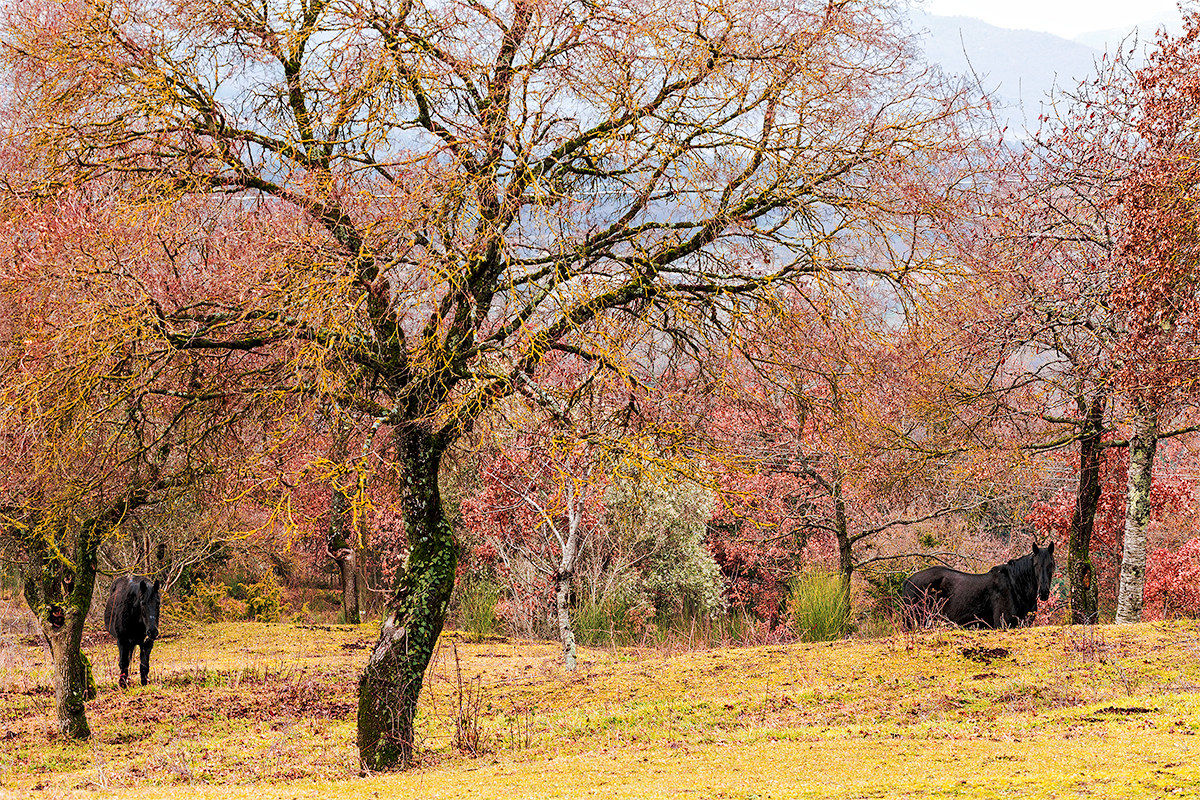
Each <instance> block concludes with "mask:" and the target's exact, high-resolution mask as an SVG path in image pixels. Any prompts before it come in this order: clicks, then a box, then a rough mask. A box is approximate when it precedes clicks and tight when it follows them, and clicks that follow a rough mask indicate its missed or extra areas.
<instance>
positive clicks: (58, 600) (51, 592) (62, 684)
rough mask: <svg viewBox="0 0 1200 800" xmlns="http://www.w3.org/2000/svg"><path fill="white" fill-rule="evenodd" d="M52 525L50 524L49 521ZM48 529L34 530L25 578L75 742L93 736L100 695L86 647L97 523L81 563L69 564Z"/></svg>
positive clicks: (63, 723) (61, 711) (84, 540)
mask: <svg viewBox="0 0 1200 800" xmlns="http://www.w3.org/2000/svg"><path fill="white" fill-rule="evenodd" d="M43 524H50V523H43ZM44 534H45V531H44V530H39V529H37V528H35V529H33V530H30V531H29V535H28V537H27V538H26V542H27V545H28V551H29V552H28V560H27V562H26V564H27V566H26V570H25V575H24V594H25V600H26V602H27V603H28V604H29V608H30V610H31V611H32V612H33V613H34V616H36V617H37V620H38V623H39V625H40V626H41V629H42V635H43V636H45V638H46V644H47V646H48V647H49V649H50V663H51V669H52V671H53V673H54V700H55V708H56V711H57V715H58V730H59V733H61V734H62V735H63V736H66V737H69V738H72V739H86V738H88V737H89V736H90V735H91V729H90V728H89V727H88V722H87V715H86V713H85V711H84V702H85V701H87V700H91V699H92V698H93V697H95V696H96V684H95V682H94V679H93V676H92V666H91V663H90V662H89V661H88V658H87V656H86V655H84V654H83V651H82V649H81V647H80V645H81V643H82V640H83V625H84V621H85V620H86V619H87V615H88V611H89V610H91V607H92V593H93V591H94V590H95V586H96V547H95V546H94V545H95V542H96V540H97V537H96V536H95V525H94V524H93V525H90V526H88V529H87V530H85V531H84V532H83V533H81V534H80V536H79V538H78V542H77V545H76V548H75V553H74V556H75V559H74V562H73V563H72V562H71V561H69V560H67V559H66V558H65V557H64V556H63V554H62V553H61V552H59V551H58V550H57V548H51V547H48V546H47V545H48V542H51V541H53V540H54V539H58V540H60V541H61V537H48V536H46V535H44Z"/></svg>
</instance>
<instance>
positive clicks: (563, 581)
mask: <svg viewBox="0 0 1200 800" xmlns="http://www.w3.org/2000/svg"><path fill="white" fill-rule="evenodd" d="M563 560H564V561H565V560H566V559H565V558H564V559H563ZM554 599H555V604H556V605H557V607H558V639H559V641H561V642H562V649H563V666H564V667H565V668H566V670H567V671H568V672H572V671H574V669H575V632H574V631H573V630H571V572H570V570H565V571H564V570H561V569H560V570H559V571H558V574H556V575H555V576H554Z"/></svg>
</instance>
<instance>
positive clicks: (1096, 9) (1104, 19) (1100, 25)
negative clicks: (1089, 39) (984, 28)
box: [924, 0, 1179, 39]
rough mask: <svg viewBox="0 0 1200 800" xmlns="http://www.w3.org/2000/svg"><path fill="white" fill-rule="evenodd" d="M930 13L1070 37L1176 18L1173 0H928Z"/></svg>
mask: <svg viewBox="0 0 1200 800" xmlns="http://www.w3.org/2000/svg"><path fill="white" fill-rule="evenodd" d="M924 6H925V10H926V11H928V12H929V13H930V14H943V15H946V16H963V17H975V18H976V19H981V20H983V21H984V22H987V23H990V24H992V25H998V26H1000V27H1002V28H1016V29H1025V30H1031V31H1047V32H1049V33H1054V34H1057V35H1059V36H1064V37H1066V38H1068V39H1069V38H1071V37H1073V36H1077V35H1079V34H1081V33H1087V32H1090V31H1096V30H1106V29H1109V28H1127V27H1133V26H1134V25H1137V24H1138V23H1141V22H1157V21H1159V20H1164V19H1172V20H1174V19H1177V18H1178V16H1179V12H1178V10H1177V8H1176V5H1175V0H927V2H926V3H925V4H924Z"/></svg>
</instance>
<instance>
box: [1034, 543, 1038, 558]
mask: <svg viewBox="0 0 1200 800" xmlns="http://www.w3.org/2000/svg"><path fill="white" fill-rule="evenodd" d="M1037 553H1038V546H1037V542H1034V543H1033V554H1034V555H1035V556H1036V555H1037Z"/></svg>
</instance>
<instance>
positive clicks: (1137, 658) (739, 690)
mask: <svg viewBox="0 0 1200 800" xmlns="http://www.w3.org/2000/svg"><path fill="white" fill-rule="evenodd" d="M375 635H376V630H375V628H373V627H372V626H370V625H363V626H357V627H355V626H319V627H303V626H297V625H292V624H284V623H278V624H266V623H237V624H231V623H224V624H215V625H204V626H197V627H195V628H192V629H190V630H188V631H185V632H182V633H180V634H179V635H178V636H176V637H175V638H171V639H168V640H165V641H162V642H160V643H159V644H158V645H156V646H155V649H154V659H153V662H152V665H151V680H152V683H151V685H149V686H147V687H134V688H132V689H130V690H129V691H125V692H122V691H120V690H119V689H117V688H116V678H117V674H116V650H115V647H114V646H113V645H112V644H111V643H109V642H106V641H105V640H104V639H103V638H100V639H98V640H97V642H98V643H97V644H95V645H93V646H91V647H89V648H88V650H89V652H90V654H91V656H92V662H93V665H94V666H95V671H96V681H97V684H98V687H99V689H100V695H99V697H98V698H97V699H96V700H95V701H93V702H91V703H89V704H88V714H89V720H90V722H91V725H92V730H93V731H94V736H93V738H92V740H91V741H90V742H87V743H84V744H79V743H74V742H67V741H63V740H60V739H57V738H55V737H54V736H53V735H52V734H50V733H49V731H50V728H51V726H52V723H53V693H52V692H51V691H49V673H48V671H47V670H46V664H45V655H44V654H43V653H42V652H41V650H40V649H39V648H38V647H37V646H35V645H34V644H30V645H28V646H26V645H18V646H17V647H16V648H15V649H12V650H11V652H9V653H7V654H6V659H5V662H4V664H5V667H6V668H5V669H4V670H3V671H0V792H10V793H12V794H13V795H14V796H25V795H26V794H27V793H28V792H29V791H30V790H42V791H43V792H45V793H46V794H47V796H50V795H53V796H59V797H69V796H81V797H91V796H114V795H115V796H120V797H122V798H126V797H146V798H151V797H162V798H174V797H184V796H186V797H189V798H191V797H195V798H207V797H213V798H218V797H219V798H226V797H230V798H232V797H253V798H255V800H265V799H266V798H274V797H313V798H317V797H320V798H330V799H332V798H341V797H360V796H368V797H369V796H371V795H372V793H375V792H377V793H378V794H379V796H380V797H422V798H436V797H461V796H467V795H473V794H479V793H480V792H481V791H483V789H486V791H485V792H484V793H485V794H486V795H487V796H493V797H514V798H521V797H529V798H535V797H536V798H553V797H571V798H574V797H698V798H752V797H758V798H767V797H771V798H785V797H796V798H807V797H813V798H816V797H845V798H859V797H862V798H867V797H880V798H891V797H969V798H1008V797H1013V798H1016V797H1020V798H1031V797H1070V796H1079V797H1188V796H1200V767H1198V766H1197V756H1198V755H1200V743H1198V741H1197V733H1200V627H1198V626H1197V624H1196V623H1195V622H1173V623H1154V624H1144V625H1138V626H1128V627H1122V628H1115V627H1098V628H1033V629H1024V630H1018V631H1006V632H968V631H957V630H955V631H939V632H933V633H928V634H921V635H914V636H893V637H891V638H888V639H880V640H873V641H842V642H832V643H824V644H799V645H792V646H786V647H782V646H774V647H759V648H746V649H737V650H711V651H693V652H675V653H672V652H666V651H662V650H634V649H621V650H590V649H586V648H583V649H581V651H580V669H579V670H578V671H577V672H576V673H575V674H566V673H564V672H563V671H562V670H561V668H560V667H559V665H558V649H559V648H558V646H557V645H554V644H549V643H525V642H508V641H489V642H474V643H472V642H466V641H464V640H462V639H460V638H459V637H456V636H454V635H446V636H443V637H442V641H441V643H440V644H439V648H438V652H437V654H436V655H435V659H434V663H433V666H432V667H431V670H430V672H429V674H427V676H426V691H425V693H424V695H423V699H422V708H421V712H420V715H419V717H418V730H419V737H420V748H421V753H422V755H421V764H420V766H419V768H417V769H415V770H413V771H411V772H409V773H405V774H400V775H378V776H369V777H366V778H360V777H358V766H359V765H358V759H357V753H356V751H355V749H354V716H355V710H356V707H357V706H356V703H355V697H354V691H355V686H356V681H357V678H358V674H359V671H360V669H361V666H362V664H363V663H364V662H365V659H366V655H367V652H368V648H369V646H370V644H371V643H372V642H373V640H374V637H375ZM460 707H465V708H466V709H467V711H468V713H467V715H466V716H467V717H469V718H471V719H470V720H468V721H469V722H472V721H473V723H474V726H473V727H474V728H475V729H477V730H478V739H477V741H475V742H473V745H474V751H473V752H464V751H463V750H464V749H469V748H459V749H456V748H455V747H454V746H453V745H452V743H453V741H454V734H455V719H456V717H458V716H459V713H460V711H459V709H460Z"/></svg>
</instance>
